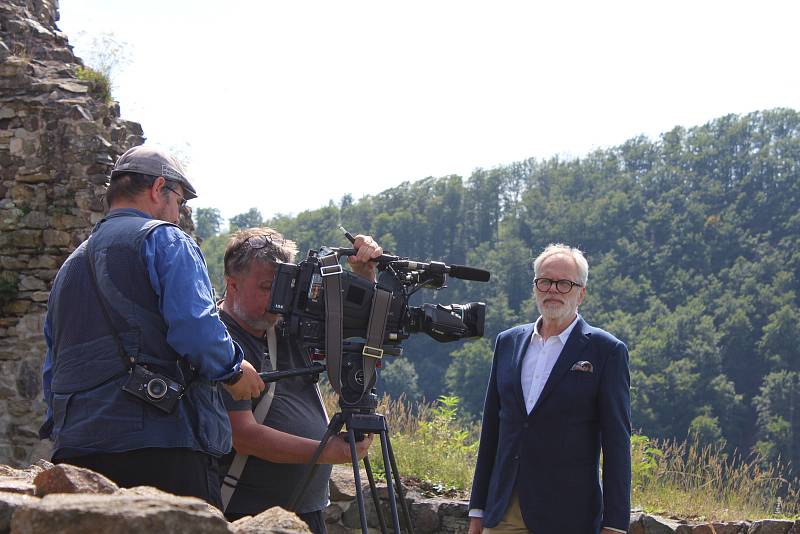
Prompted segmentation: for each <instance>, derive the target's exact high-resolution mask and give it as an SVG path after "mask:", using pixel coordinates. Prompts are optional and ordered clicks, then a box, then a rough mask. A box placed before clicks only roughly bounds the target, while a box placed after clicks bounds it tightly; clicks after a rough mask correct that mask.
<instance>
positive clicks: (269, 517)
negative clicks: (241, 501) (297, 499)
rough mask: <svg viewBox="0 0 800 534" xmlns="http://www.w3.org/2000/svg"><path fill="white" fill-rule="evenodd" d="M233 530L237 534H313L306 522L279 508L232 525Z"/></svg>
mask: <svg viewBox="0 0 800 534" xmlns="http://www.w3.org/2000/svg"><path fill="white" fill-rule="evenodd" d="M231 530H232V531H233V532H235V533H237V534H262V533H271V534H283V533H288V532H297V533H309V534H310V533H311V530H310V529H309V528H308V525H307V524H306V523H305V521H303V520H302V519H300V518H299V517H297V515H295V514H294V513H292V512H289V511H287V510H284V509H283V508H279V507H275V508H270V509H269V510H266V511H265V512H261V513H260V514H258V515H257V516H255V517H243V518H242V519H239V520H238V521H236V522H234V523H232V524H231Z"/></svg>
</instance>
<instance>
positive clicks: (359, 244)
mask: <svg viewBox="0 0 800 534" xmlns="http://www.w3.org/2000/svg"><path fill="white" fill-rule="evenodd" d="M353 248H354V249H356V250H357V251H358V252H357V253H356V255H355V256H348V258H347V263H349V264H350V268H351V269H353V272H354V273H356V274H357V275H359V276H363V277H364V278H366V279H368V280H372V281H373V282H374V281H375V280H376V276H375V267H376V265H377V264H376V263H375V262H373V261H371V260H373V259H375V258H377V257H378V256H380V255H381V254H383V248H381V246H380V245H379V244H378V243H376V242H375V240H374V239H372V236H368V235H361V234H358V235H357V236H356V238H355V240H354V241H353Z"/></svg>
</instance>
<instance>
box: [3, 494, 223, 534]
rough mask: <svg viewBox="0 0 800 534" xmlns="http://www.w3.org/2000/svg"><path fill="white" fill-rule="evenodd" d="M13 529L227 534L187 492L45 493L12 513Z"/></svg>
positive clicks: (73, 533) (28, 533)
mask: <svg viewBox="0 0 800 534" xmlns="http://www.w3.org/2000/svg"><path fill="white" fill-rule="evenodd" d="M11 530H12V532H14V533H15V534H35V533H41V532H59V533H61V534H85V533H86V532H113V533H114V534H133V533H141V532H170V533H176V534H182V533H186V534H190V533H191V534H230V532H231V529H230V528H229V527H228V523H227V522H226V521H225V519H223V518H221V517H220V516H219V515H215V514H212V513H210V512H209V511H208V507H207V505H206V503H204V502H203V501H201V500H200V499H195V498H192V497H174V496H169V497H167V496H159V497H143V496H135V495H125V494H122V495H85V494H76V495H64V494H56V495H47V496H46V497H44V498H43V499H41V501H39V502H38V503H36V504H35V506H25V505H23V506H21V507H19V508H18V509H17V511H16V512H15V513H14V516H13V517H12V519H11Z"/></svg>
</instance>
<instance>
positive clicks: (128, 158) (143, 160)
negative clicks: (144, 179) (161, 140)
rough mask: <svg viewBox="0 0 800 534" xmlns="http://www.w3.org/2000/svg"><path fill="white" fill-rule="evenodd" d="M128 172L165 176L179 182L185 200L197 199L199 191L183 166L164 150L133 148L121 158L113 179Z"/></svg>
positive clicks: (141, 146) (142, 146)
mask: <svg viewBox="0 0 800 534" xmlns="http://www.w3.org/2000/svg"><path fill="white" fill-rule="evenodd" d="M128 172H137V173H140V174H146V175H148V176H163V177H164V179H165V180H170V181H173V182H178V183H179V184H181V185H182V186H183V192H184V195H183V196H184V198H185V199H186V200H191V199H193V198H197V191H195V190H194V187H192V184H190V183H189V180H188V179H187V178H186V172H185V171H184V170H183V165H181V164H180V162H179V161H178V160H177V159H175V158H174V157H173V156H171V155H170V154H169V153H168V152H167V151H166V150H164V149H163V148H160V147H157V146H154V145H139V146H135V147H133V148H131V149H130V150H128V151H127V152H125V153H124V154H123V155H121V156H120V157H119V159H118V160H117V163H116V165H114V169H113V170H112V171H111V179H112V180H113V179H114V177H116V176H119V175H120V174H125V173H128Z"/></svg>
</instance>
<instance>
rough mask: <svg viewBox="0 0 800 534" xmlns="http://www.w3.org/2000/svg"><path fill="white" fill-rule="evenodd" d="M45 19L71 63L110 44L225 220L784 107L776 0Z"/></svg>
mask: <svg viewBox="0 0 800 534" xmlns="http://www.w3.org/2000/svg"><path fill="white" fill-rule="evenodd" d="M59 3H60V12H61V20H60V21H59V27H60V29H61V30H62V31H64V32H65V33H66V34H67V35H68V36H69V38H70V41H71V42H72V44H73V45H75V46H76V54H77V55H78V56H81V57H86V56H87V49H86V46H88V45H89V43H90V41H91V39H90V38H91V37H95V36H99V35H101V34H103V33H109V32H110V33H112V34H113V36H114V38H115V39H117V40H118V41H123V42H125V43H127V44H128V46H127V47H126V52H127V54H128V57H129V59H130V60H131V62H130V64H129V65H128V66H127V67H126V68H125V69H124V70H123V71H122V72H120V73H119V74H118V75H117V76H116V80H115V85H116V89H115V90H114V96H115V98H116V99H117V100H118V101H119V102H120V106H121V109H122V116H123V118H125V119H128V120H133V121H136V122H140V123H141V124H142V126H143V128H144V131H145V135H146V136H147V137H148V142H153V143H158V144H161V145H164V146H166V147H169V148H174V149H177V150H178V151H180V152H182V153H183V154H182V155H183V156H184V157H185V158H186V159H187V160H188V161H189V167H188V173H189V177H190V179H191V180H192V183H193V184H194V185H195V187H196V189H197V190H198V193H199V195H200V197H199V198H198V199H196V200H194V201H192V203H191V205H192V206H195V207H209V206H211V207H217V208H219V209H220V210H221V211H222V214H223V216H224V217H226V218H228V217H231V216H233V215H236V214H238V213H241V212H244V211H247V210H248V209H249V208H251V207H257V208H258V209H259V210H260V211H261V213H262V214H263V215H264V216H265V217H269V216H272V215H274V214H276V213H297V212H299V211H302V210H304V209H313V208H316V207H319V206H322V205H325V204H327V202H328V200H330V199H334V200H335V201H337V202H338V200H339V199H340V198H341V197H342V195H343V194H345V193H351V194H353V196H354V197H355V198H360V197H361V196H362V195H364V194H372V193H377V192H379V191H382V190H384V189H387V188H389V187H393V186H396V185H398V184H400V183H401V182H403V181H406V180H417V179H420V178H424V177H426V176H443V175H447V174H460V175H461V176H463V177H465V178H466V177H468V176H469V174H470V173H471V172H472V171H473V170H474V169H475V168H478V167H483V168H491V167H494V166H497V165H503V164H508V163H511V162H513V161H518V160H521V159H524V158H527V157H536V158H549V157H551V156H553V155H556V154H560V155H567V156H580V155H583V154H585V153H587V152H589V151H591V150H593V149H595V148H604V147H609V146H614V145H617V144H620V143H622V142H624V141H625V140H627V139H630V138H632V137H634V136H636V135H639V134H645V135H647V136H649V137H651V138H657V137H658V135H659V134H660V133H662V132H665V131H668V130H670V129H671V128H672V127H674V126H676V125H682V126H687V127H689V126H694V125H698V124H703V123H705V122H707V121H709V120H711V119H713V118H715V117H718V116H721V115H725V114H727V113H748V112H751V111H756V110H761V109H769V108H774V107H791V108H794V109H800V69H799V68H798V52H799V51H800V50H799V48H800V47H799V46H798V43H800V39H798V35H799V34H798V29H797V21H798V20H800V2H794V1H785V2H772V1H764V0H762V1H759V2H755V1H748V2H739V1H724V2H723V1H705V0H703V1H701V0H692V1H683V0H679V1H675V0H672V1H660V2H659V1H642V0H637V1H630V2H628V1H625V2H622V1H615V2H600V1H597V0H595V1H587V2H574V1H564V0H561V1H556V2H535V1H533V0H530V1H503V0H492V1H488V0H487V1H483V2H476V1H468V0H452V1H445V0H424V1H417V0H405V1H403V2H386V1H381V0H364V1H345V0H339V1H332V0H319V1H317V0H314V1H312V0H309V1H302V0H294V1H281V2H278V1H272V0H263V1H255V0H253V1H244V0H226V1H224V2H219V1H213V2H211V1H202V0H186V1H183V0H136V1H131V0H127V1H124V2H121V1H117V0H60V2H59ZM82 32H83V33H82ZM353 230H354V231H358V229H353Z"/></svg>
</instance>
